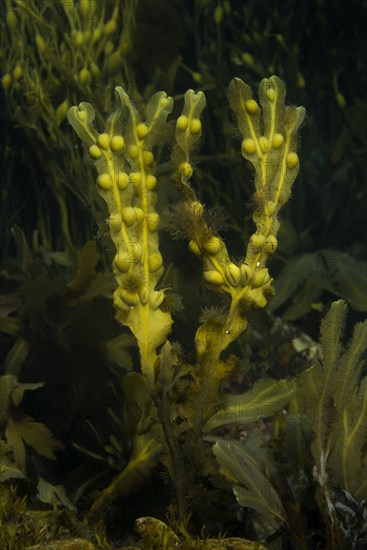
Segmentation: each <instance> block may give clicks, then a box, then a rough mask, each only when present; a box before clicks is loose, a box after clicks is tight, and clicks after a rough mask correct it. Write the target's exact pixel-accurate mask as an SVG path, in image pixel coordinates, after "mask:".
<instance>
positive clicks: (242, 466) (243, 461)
mask: <svg viewBox="0 0 367 550" xmlns="http://www.w3.org/2000/svg"><path fill="white" fill-rule="evenodd" d="M257 451H261V450H260V449H256V448H255V447H254V446H253V445H249V448H247V445H246V443H245V444H241V443H239V442H238V441H225V440H217V442H216V443H215V445H214V447H213V452H214V454H215V456H216V458H217V460H218V462H219V464H220V468H221V471H222V473H223V474H224V475H225V476H226V477H227V478H228V479H229V480H230V481H231V482H232V484H233V492H234V494H235V495H236V498H237V500H238V503H239V504H240V505H241V506H245V507H248V508H252V509H254V510H255V511H256V512H258V513H259V514H261V515H262V516H263V519H264V520H265V521H267V522H268V523H269V524H270V525H271V527H272V528H273V530H274V531H275V530H276V529H277V528H278V527H279V525H280V524H282V523H285V522H286V514H285V511H284V508H283V505H282V502H281V499H280V497H279V495H278V493H277V491H276V489H275V488H274V486H273V485H272V483H271V481H270V480H269V479H268V477H267V476H266V475H265V473H264V471H265V464H264V463H263V461H264V457H263V456H261V454H259V453H258V452H257Z"/></svg>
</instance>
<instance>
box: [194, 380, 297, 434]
mask: <svg viewBox="0 0 367 550" xmlns="http://www.w3.org/2000/svg"><path fill="white" fill-rule="evenodd" d="M292 396H293V385H292V383H291V382H289V381H288V380H273V379H271V378H269V379H267V380H260V381H258V382H256V384H254V386H253V388H252V389H251V390H249V391H248V392H246V393H244V394H242V395H229V396H227V397H226V404H225V407H224V409H223V410H221V411H219V412H217V413H216V414H214V415H213V416H212V417H211V418H209V420H208V422H207V423H206V425H205V431H206V432H208V431H210V430H213V429H215V428H218V427H219V426H224V425H225V424H232V423H237V424H250V423H251V422H256V421H257V420H259V419H260V418H265V417H267V416H271V415H273V414H274V413H275V412H277V411H279V410H280V409H281V408H282V407H284V406H285V405H286V404H287V403H288V402H289V400H290V399H291V398H292Z"/></svg>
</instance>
